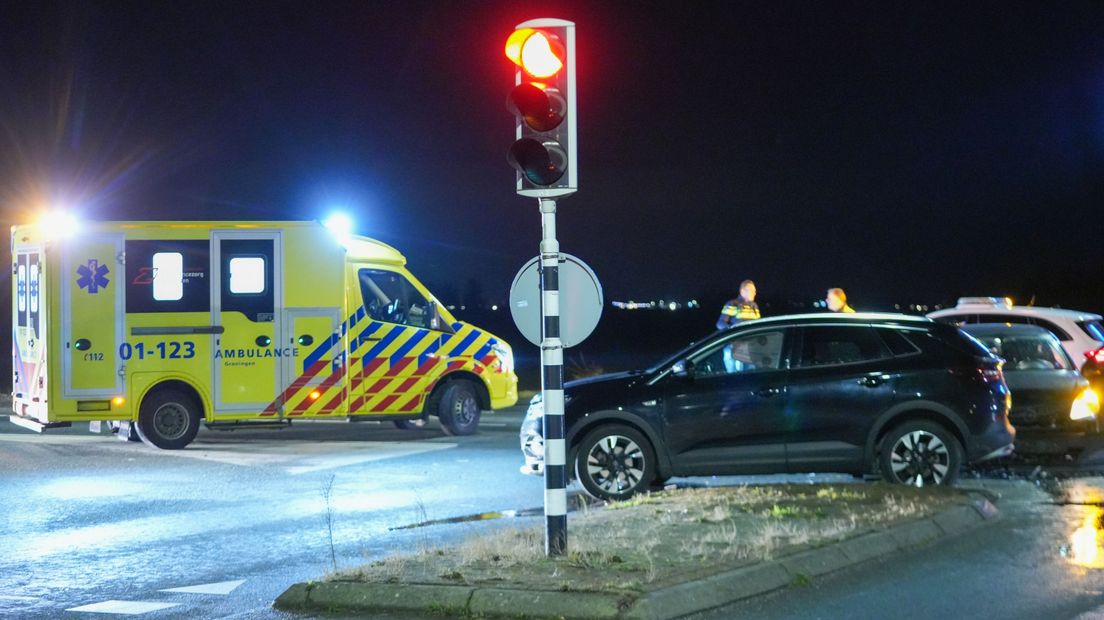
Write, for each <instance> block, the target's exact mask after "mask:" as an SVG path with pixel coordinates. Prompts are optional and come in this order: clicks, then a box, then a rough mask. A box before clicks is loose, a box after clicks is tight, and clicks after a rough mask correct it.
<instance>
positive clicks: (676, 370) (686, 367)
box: [671, 359, 694, 379]
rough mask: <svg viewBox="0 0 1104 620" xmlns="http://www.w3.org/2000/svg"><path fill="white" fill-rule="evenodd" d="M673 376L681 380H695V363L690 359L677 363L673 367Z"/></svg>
mask: <svg viewBox="0 0 1104 620" xmlns="http://www.w3.org/2000/svg"><path fill="white" fill-rule="evenodd" d="M671 374H672V375H674V376H676V377H678V378H679V379H693V378H694V362H692V361H690V360H688V359H684V360H679V361H677V362H675V365H674V366H672V367H671Z"/></svg>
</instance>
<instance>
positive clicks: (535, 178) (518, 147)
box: [507, 138, 567, 186]
mask: <svg viewBox="0 0 1104 620" xmlns="http://www.w3.org/2000/svg"><path fill="white" fill-rule="evenodd" d="M507 159H509V161H510V165H511V166H513V167H514V168H516V169H517V170H518V171H519V172H521V173H522V174H524V175H525V178H527V179H529V182H530V183H532V184H533V185H544V186H547V185H552V184H553V183H555V182H556V181H559V180H560V177H562V176H563V175H564V169H565V168H566V163H567V154H566V153H564V151H563V147H561V146H560V144H559V143H558V142H553V141H548V142H540V141H538V140H534V139H532V138H522V139H521V140H518V141H517V142H514V145H513V146H511V147H510V154H509V156H508V158H507Z"/></svg>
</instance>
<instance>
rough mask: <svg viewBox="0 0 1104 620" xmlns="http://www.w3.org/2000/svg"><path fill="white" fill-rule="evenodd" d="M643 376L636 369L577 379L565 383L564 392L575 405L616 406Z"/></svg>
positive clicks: (572, 404)
mask: <svg viewBox="0 0 1104 620" xmlns="http://www.w3.org/2000/svg"><path fill="white" fill-rule="evenodd" d="M643 376H644V373H642V372H641V371H638V370H634V371H630V372H618V373H612V374H608V375H599V376H597V377H587V378H585V379H576V380H574V381H568V382H567V383H566V384H565V385H564V392H565V395H566V396H567V398H568V400H569V402H570V404H571V406H574V407H579V406H582V407H585V408H588V409H589V408H593V407H596V406H606V405H614V406H616V405H620V404H622V403H623V402H624V400H625V396H626V395H627V394H628V393H629V391H630V390H631V389H632V387H633V386H634V385H636V383H637V382H639V381H640V379H641V377H643Z"/></svg>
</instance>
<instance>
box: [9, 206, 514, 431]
mask: <svg viewBox="0 0 1104 620" xmlns="http://www.w3.org/2000/svg"><path fill="white" fill-rule="evenodd" d="M12 286H13V291H12V306H13V308H12V356H13V377H12V386H13V389H12V414H11V416H10V419H11V421H12V422H14V423H16V424H19V425H21V426H25V427H28V428H31V429H33V430H37V431H39V432H41V431H43V430H45V429H48V428H51V427H58V426H71V425H72V423H74V422H96V423H99V422H104V421H109V422H111V423H112V425H113V426H114V427H116V428H118V429H121V432H125V433H127V434H129V433H131V432H133V433H134V434H135V435H137V437H138V438H140V439H141V440H142V441H144V442H145V443H147V444H149V445H151V446H154V447H157V448H162V449H178V448H183V447H184V446H186V445H188V444H189V443H190V442H191V441H192V440H193V439H195V437H196V433H197V432H198V430H199V427H200V424H205V425H206V426H207V427H208V428H212V429H233V428H243V427H253V426H286V425H288V424H289V423H290V421H292V420H296V419H341V418H344V419H347V420H349V421H359V420H390V421H394V422H395V423H396V425H398V426H399V427H400V428H409V427H411V426H413V425H417V424H419V423H421V422H423V421H424V420H426V419H427V417H429V416H436V417H437V418H439V419H440V423H441V426H442V428H443V429H444V431H445V432H446V433H448V434H452V435H467V434H470V433H473V432H475V431H476V429H477V427H478V424H479V418H480V414H481V412H482V411H484V410H490V409H498V408H501V407H508V406H510V405H513V404H514V403H515V402H517V398H518V395H517V376H516V375H515V374H514V362H513V353H512V351H511V349H510V346H509V345H508V344H507V343H506V342H505V341H503V340H502V339H500V338H497V337H495V336H494V335H492V334H490V333H488V332H486V331H484V330H481V329H479V328H478V327H476V326H474V325H470V324H468V323H465V322H463V321H459V320H457V319H456V318H455V317H454V316H452V314H450V313H449V311H448V309H447V308H445V307H444V306H442V305H441V303H440V302H439V301H438V300H437V299H436V298H435V297H434V296H433V294H432V293H430V292H429V290H427V289H426V287H425V286H423V285H422V284H421V283H420V282H419V281H418V280H417V278H415V277H414V276H413V274H411V273H410V272H409V271H408V270H407V269H406V259H405V258H404V257H403V255H402V254H400V253H399V252H398V250H396V249H395V248H392V247H390V246H388V245H386V244H384V243H381V242H379V241H375V240H373V239H369V238H366V237H360V236H354V235H349V234H347V233H346V232H343V231H341V230H336V229H331V228H330V227H328V226H324V225H322V224H321V223H319V222H182V221H174V222H97V223H81V224H79V225H76V224H74V223H73V222H72V221H71V220H59V221H55V222H52V223H39V224H35V225H20V226H14V227H12ZM93 428H95V425H94V426H93Z"/></svg>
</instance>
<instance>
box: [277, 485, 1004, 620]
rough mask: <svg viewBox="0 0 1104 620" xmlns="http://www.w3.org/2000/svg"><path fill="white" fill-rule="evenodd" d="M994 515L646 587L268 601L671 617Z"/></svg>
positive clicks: (359, 586)
mask: <svg viewBox="0 0 1104 620" xmlns="http://www.w3.org/2000/svg"><path fill="white" fill-rule="evenodd" d="M997 516H999V513H998V511H997V508H996V507H995V506H994V505H993V504H992V503H991V502H990V501H989V500H988V499H986V498H984V497H974V498H973V502H972V503H971V504H970V505H958V506H953V507H951V508H948V509H947V510H944V511H942V512H940V513H939V514H936V515H934V516H932V517H928V518H925V519H920V520H917V521H910V522H908V523H902V524H900V525H896V526H894V527H891V528H889V529H888V530H885V531H881V532H872V533H867V534H863V535H860V536H858V537H855V538H850V539H847V540H844V541H840V542H838V543H835V544H831V545H826V546H824V547H821V548H818V549H812V550H804V551H798V552H795V553H792V554H790V555H787V556H784V557H781V558H778V559H775V560H771V561H768V562H762V563H759V564H754V565H752V566H744V567H741V568H737V569H733V570H728V571H724V572H721V573H718V574H716V575H711V576H709V577H705V578H703V579H697V580H693V581H687V582H683V583H680V584H676V585H672V586H667V587H664V588H659V589H656V590H652V591H650V592H643V593H613V592H577V591H560V590H549V591H539V590H520V589H509V588H495V587H478V586H460V585H429V584H382V583H360V582H350V581H345V582H340V581H339V582H320V583H297V584H294V585H292V586H291V587H290V588H288V589H287V590H286V591H285V592H284V593H283V594H281V595H280V596H279V597H277V599H276V601H275V602H274V603H273V607H275V608H277V609H283V610H289V611H318V610H321V611H326V610H346V611H357V612H362V613H364V612H367V613H372V612H384V611H394V612H406V613H414V614H420V615H422V616H430V617H433V616H437V617H440V616H449V617H456V616H477V617H479V616H485V617H489V618H493V617H509V618H562V619H564V620H571V619H575V618H632V619H634V620H658V619H661V618H674V617H679V616H685V615H689V614H692V613H696V612H699V611H705V610H708V609H713V608H716V607H721V606H723V605H727V604H730V603H734V602H736V601H739V600H742V599H746V598H750V597H752V596H757V595H760V594H766V593H768V592H771V591H774V590H778V589H780V588H784V587H786V586H788V585H790V584H793V583H796V582H803V583H804V582H807V581H808V579H809V578H810V577H821V576H824V575H828V574H830V573H833V572H836V571H839V570H842V569H845V568H849V567H852V566H855V565H857V564H861V563H863V562H866V561H869V560H872V559H875V558H879V557H883V556H886V555H889V554H891V553H894V552H897V551H907V550H909V549H911V548H913V547H916V546H918V545H922V544H925V543H930V542H932V541H934V540H936V539H939V538H945V537H951V536H955V535H958V534H961V533H963V532H965V531H967V530H970V529H973V528H975V527H978V526H980V525H984V524H985V523H986V522H988V521H991V520H992V519H994V518H996V517H997Z"/></svg>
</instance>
